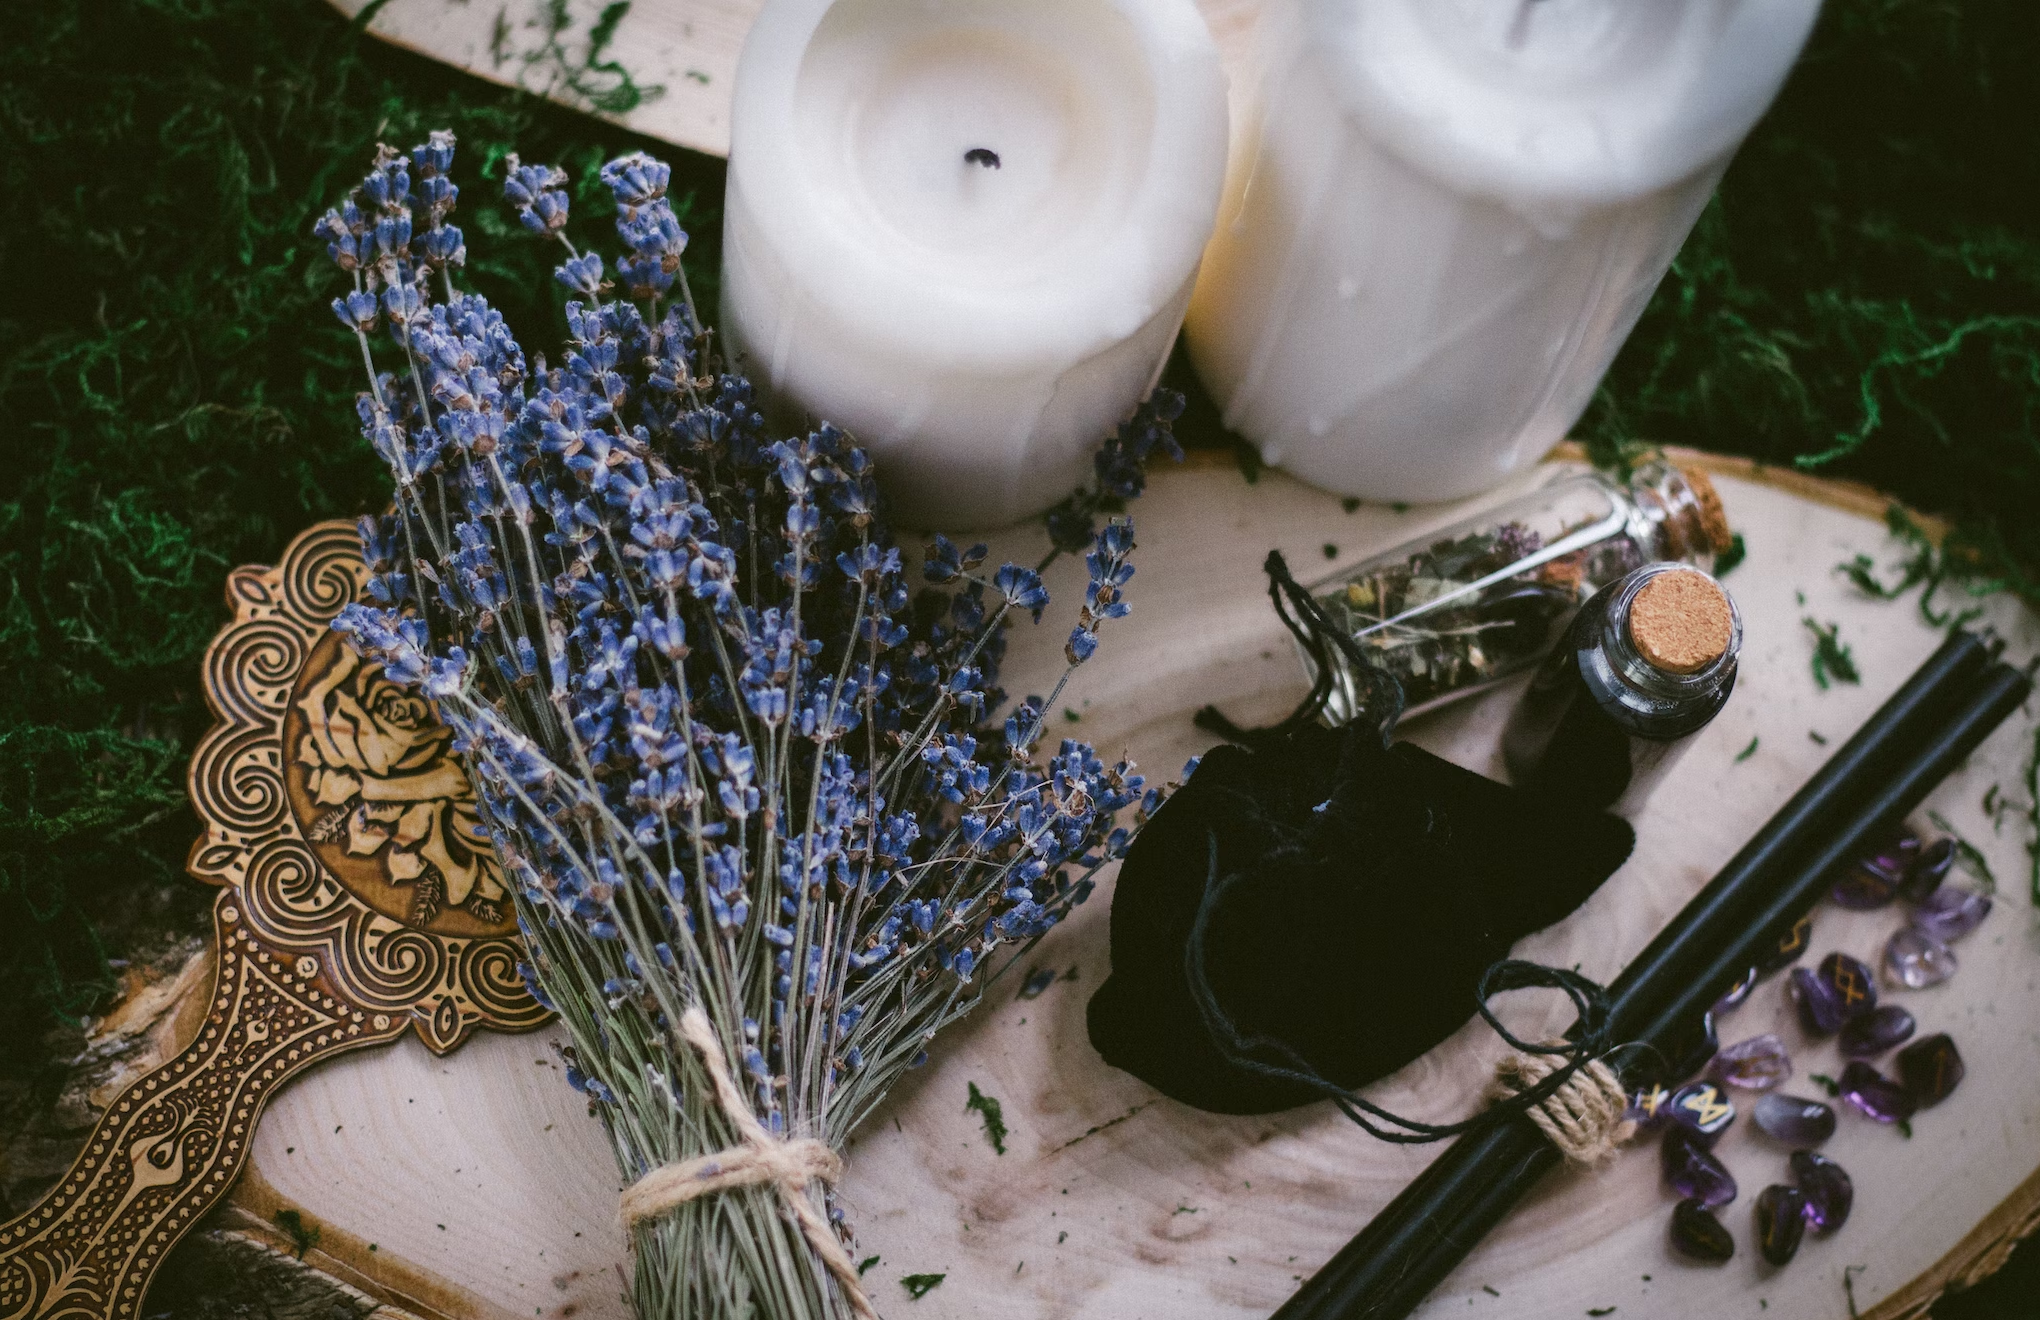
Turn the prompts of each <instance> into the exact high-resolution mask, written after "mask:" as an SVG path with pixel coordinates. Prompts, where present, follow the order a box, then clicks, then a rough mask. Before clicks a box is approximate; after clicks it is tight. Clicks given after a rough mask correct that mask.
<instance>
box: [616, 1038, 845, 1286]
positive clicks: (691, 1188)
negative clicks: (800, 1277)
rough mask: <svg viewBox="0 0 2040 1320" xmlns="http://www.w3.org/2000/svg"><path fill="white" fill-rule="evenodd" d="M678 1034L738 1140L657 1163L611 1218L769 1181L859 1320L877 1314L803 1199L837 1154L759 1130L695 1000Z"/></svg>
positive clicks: (642, 1217)
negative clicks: (692, 1052) (690, 1050)
mask: <svg viewBox="0 0 2040 1320" xmlns="http://www.w3.org/2000/svg"><path fill="white" fill-rule="evenodd" d="M680 1035H681V1038H682V1039H684V1040H685V1041H686V1042H687V1043H688V1044H689V1045H692V1046H693V1047H694V1049H695V1051H696V1052H697V1053H698V1054H700V1055H701V1062H702V1066H703V1067H704V1068H706V1069H707V1070H708V1076H709V1080H710V1081H712V1082H713V1083H714V1084H715V1098H716V1102H717V1103H718V1104H719V1105H721V1106H722V1111H723V1114H724V1116H725V1117H727V1118H728V1119H729V1120H730V1124H731V1126H733V1127H734V1128H736V1130H737V1135H738V1136H740V1137H742V1138H743V1142H742V1144H741V1145H736V1146H732V1147H730V1148H729V1149H728V1150H720V1151H717V1152H715V1153H714V1154H712V1155H703V1156H700V1157H698V1158H696V1159H691V1160H681V1161H679V1162H677V1163H674V1164H662V1165H660V1166H659V1167H658V1168H656V1169H653V1170H652V1171H651V1172H650V1173H648V1174H646V1175H645V1176H644V1177H642V1178H640V1179H638V1180H637V1181H636V1182H634V1183H632V1184H631V1185H630V1186H628V1187H626V1188H624V1189H623V1196H622V1200H621V1203H620V1204H619V1206H618V1216H619V1217H620V1218H621V1219H622V1221H623V1226H624V1228H625V1230H626V1231H627V1230H629V1229H633V1228H636V1227H637V1226H638V1225H639V1224H641V1223H643V1222H645V1221H646V1220H648V1219H652V1218H655V1217H657V1216H659V1215H662V1214H664V1213H666V1212H667V1211H668V1210H672V1209H675V1208H677V1207H679V1206H682V1205H685V1204H687V1203H688V1202H689V1201H692V1200H695V1199H697V1198H699V1197H703V1196H709V1195H712V1194H714V1193H716V1192H721V1191H725V1190H727V1189H729V1188H731V1187H751V1186H759V1185H763V1184H771V1185H773V1186H776V1187H778V1188H779V1195H780V1199H781V1200H783V1201H785V1203H786V1209H787V1212H788V1213H789V1214H791V1215H792V1216H793V1219H794V1222H795V1223H796V1224H798V1225H800V1231H801V1233H802V1235H803V1236H805V1237H806V1238H807V1241H808V1245H809V1246H810V1247H813V1248H814V1250H815V1254H816V1255H817V1256H820V1257H821V1258H822V1264H823V1265H825V1266H827V1267H828V1271H829V1273H831V1274H833V1275H835V1276H836V1282H837V1283H838V1284H840V1285H842V1288H843V1296H844V1297H845V1298H846V1299H848V1301H849V1303H850V1309H851V1311H852V1312H853V1313H854V1314H855V1315H857V1316H858V1317H859V1320H878V1311H877V1310H876V1309H875V1308H874V1307H873V1306H872V1304H871V1299H870V1298H869V1297H867V1296H865V1293H864V1287H863V1285H862V1284H861V1283H860V1282H859V1281H858V1278H857V1267H856V1265H854V1264H852V1263H851V1260H850V1253H849V1252H847V1251H845V1250H843V1244H842V1243H841V1242H839V1241H837V1240H836V1234H835V1232H834V1231H833V1230H832V1229H831V1228H830V1227H829V1222H828V1220H826V1219H825V1218H823V1217H822V1214H821V1212H820V1211H818V1210H816V1209H815V1207H814V1203H813V1202H812V1201H810V1200H808V1196H807V1187H808V1183H810V1182H812V1181H813V1180H815V1179H817V1178H819V1179H821V1180H822V1181H823V1182H827V1183H833V1182H835V1181H836V1179H837V1178H839V1177H841V1176H842V1174H843V1159H842V1157H841V1156H840V1155H838V1154H836V1152H835V1151H833V1150H830V1149H829V1147H828V1146H827V1145H826V1144H825V1143H823V1142H820V1141H816V1140H814V1139H813V1138H812V1137H801V1138H796V1139H793V1140H788V1139H786V1138H784V1137H775V1136H773V1135H772V1134H771V1133H770V1132H767V1131H766V1130H765V1125H764V1124H763V1123H760V1122H759V1121H758V1116H757V1115H756V1114H754V1113H752V1112H751V1106H750V1105H749V1103H747V1102H746V1101H745V1099H744V1095H743V1092H742V1091H740V1090H738V1089H737V1083H736V1079H735V1078H733V1077H731V1076H730V1065H729V1060H728V1059H727V1058H725V1057H724V1055H723V1048H722V1042H721V1041H720V1040H718V1039H716V1034H715V1028H714V1027H712V1026H710V1025H709V1021H708V1014H706V1013H704V1012H702V1011H701V1008H700V1006H699V1005H697V1006H695V1007H692V1008H689V1009H688V1010H687V1011H686V1012H685V1013H682V1014H681V1015H680Z"/></svg>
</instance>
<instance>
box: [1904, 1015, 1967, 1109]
mask: <svg viewBox="0 0 2040 1320" xmlns="http://www.w3.org/2000/svg"><path fill="white" fill-rule="evenodd" d="M1967 1071H1968V1069H1967V1068H1965V1067H1963V1065H1962V1055H1961V1053H1960V1052H1959V1051H1957V1050H1956V1048H1955V1042H1954V1041H1953V1040H1951V1039H1949V1037H1948V1034H1947V1033H1946V1032H1936V1033H1935V1034H1933V1035H1931V1036H1927V1037H1924V1038H1922V1039H1920V1040H1916V1041H1914V1042H1913V1043H1912V1044H1910V1045H1908V1046H1906V1047H1905V1048H1904V1049H1902V1050H1900V1051H1899V1052H1898V1075H1899V1078H1900V1079H1901V1080H1902V1081H1904V1083H1905V1089H1906V1094H1908V1095H1910V1096H1911V1097H1912V1098H1913V1099H1914V1100H1917V1101H1918V1102H1919V1103H1920V1104H1921V1105H1923V1106H1926V1105H1938V1104H1940V1103H1941V1102H1942V1101H1943V1100H1946V1099H1947V1098H1948V1094H1949V1092H1951V1091H1953V1090H1954V1089H1955V1088H1956V1087H1957V1086H1960V1085H1961V1084H1962V1077H1963V1074H1964V1073H1966V1072H1967Z"/></svg>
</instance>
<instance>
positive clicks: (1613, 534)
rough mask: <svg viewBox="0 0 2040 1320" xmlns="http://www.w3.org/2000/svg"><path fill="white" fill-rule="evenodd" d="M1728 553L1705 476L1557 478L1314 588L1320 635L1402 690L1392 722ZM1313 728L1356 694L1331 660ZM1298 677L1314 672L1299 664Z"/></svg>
mask: <svg viewBox="0 0 2040 1320" xmlns="http://www.w3.org/2000/svg"><path fill="white" fill-rule="evenodd" d="M1731 543H1732V537H1731V535H1730V532H1729V527H1728V519H1727V516H1726V515H1725V514H1724V513H1723V511H1722V507H1721V498H1720V496H1719V495H1718V494H1716V493H1715V490H1714V485H1713V483H1712V482H1711V481H1709V480H1708V478H1707V474H1706V473H1704V472H1701V471H1699V470H1698V469H1695V468H1678V467H1674V466H1672V465H1671V464H1669V463H1664V462H1660V461H1652V462H1648V463H1644V464H1641V465H1639V466H1638V467H1637V468H1636V469H1635V470H1634V472H1633V473H1632V474H1631V476H1630V477H1629V479H1628V480H1626V481H1624V480H1619V479H1617V478H1615V477H1612V476H1609V475H1607V474H1605V473H1600V472H1581V473H1575V474H1572V475H1569V476H1564V477H1560V478H1558V479H1557V480H1554V481H1550V482H1547V483H1545V484H1544V485H1542V486H1539V487H1538V488H1537V489H1535V490H1532V491H1529V492H1527V493H1526V494H1523V495H1520V496H1517V497H1516V498H1514V499H1511V500H1508V501H1505V502H1503V503H1501V504H1499V505H1497V506H1495V507H1494V508H1492V509H1489V510H1486V511H1484V512H1482V513H1479V514H1476V515H1474V516H1473V517H1470V518H1467V519H1465V520H1463V521H1461V522H1459V523H1456V524H1454V525H1452V526H1450V527H1447V528H1445V529H1444V530H1442V531H1438V532H1433V533H1431V534H1429V535H1427V536H1423V537H1420V538H1416V539H1413V540H1410V541H1407V542H1404V543H1403V544H1401V545H1398V546H1396V547H1395V548H1393V549H1391V550H1387V551H1384V552H1382V553H1381V554H1378V555H1374V556H1372V557H1370V558H1369V559H1367V560H1366V561H1365V562H1363V563H1361V564H1360V565H1358V566H1357V567H1354V568H1351V569H1347V570H1344V571H1342V572H1340V573H1338V574H1337V575H1335V576H1333V577H1331V578H1328V579H1325V580H1323V581H1320V582H1318V583H1316V584H1314V585H1313V586H1312V587H1311V589H1310V591H1311V596H1312V597H1313V599H1314V600H1315V601H1316V602H1317V604H1318V605H1319V606H1321V607H1322V608H1323V610H1324V613H1325V615H1326V617H1327V619H1328V620H1329V621H1330V623H1331V624H1332V626H1334V627H1336V628H1338V629H1340V630H1342V631H1345V632H1347V633H1348V634H1349V635H1350V636H1352V638H1353V639H1354V640H1355V641H1356V642H1358V643H1359V645H1360V648H1361V649H1362V651H1363V652H1364V653H1365V654H1366V656H1367V658H1368V660H1369V661H1370V662H1371V663H1373V664H1375V665H1377V666H1379V667H1380V668H1381V669H1384V670H1386V671H1387V672H1388V673H1390V674H1392V675H1394V676H1395V678H1396V680H1397V681H1398V682H1400V683H1401V684H1402V688H1403V696H1404V702H1405V705H1404V714H1405V715H1414V714H1418V713H1421V712H1423V711H1426V710H1430V709H1433V708H1435V707H1438V706H1442V705H1445V704H1447V703H1449V702H1452V701H1456V700H1458V699H1460V698H1462V697H1466V696H1469V695H1471V694H1473V693H1475V692H1479V691H1481V690H1482V689H1484V688H1487V687H1489V686H1491V685H1492V684H1494V683H1497V682H1499V681H1501V680H1502V679H1505V678H1507V677H1509V676H1510V675H1512V674H1517V673H1521V672H1522V671H1523V670H1525V669H1527V668H1529V667H1531V666H1532V665H1534V664H1536V663H1537V661H1538V660H1540V659H1541V658H1542V657H1543V656H1544V655H1545V653H1546V652H1547V651H1549V650H1550V649H1551V647H1552V645H1553V644H1554V643H1556V642H1557V640H1558V638H1559V637H1560V636H1561V635H1562V634H1563V632H1564V630H1565V627H1566V625H1567V624H1568V623H1569V622H1570V621H1571V619H1572V618H1573V615H1574V614H1575V612H1577V610H1578V609H1579V607H1580V606H1581V604H1582V603H1583V602H1584V601H1585V600H1586V599H1587V598H1588V597H1589V596H1591V595H1593V594H1594V592H1595V591H1597V590H1599V589H1600V588H1602V587H1604V586H1606V585H1608V584H1609V583H1611V582H1614V581H1616V580H1617V579H1619V578H1621V577H1622V576H1623V575H1624V574H1626V573H1629V572H1631V571H1633V570H1635V569H1637V568H1639V567H1641V566H1643V565H1645V564H1648V563H1651V562H1653V561H1671V560H1677V561H1683V562H1685V563H1688V564H1693V565H1695V566H1697V567H1700V568H1712V567H1713V566H1714V564H1715V562H1716V560H1717V558H1718V556H1720V555H1722V554H1724V553H1725V552H1727V550H1728V549H1729V546H1730V545H1731ZM1327 650H1328V653H1329V654H1330V655H1331V657H1332V658H1333V663H1334V664H1335V665H1336V666H1337V669H1336V670H1335V672H1334V674H1333V683H1332V691H1331V694H1330V698H1329V700H1328V702H1327V703H1326V707H1325V718H1326V719H1327V720H1328V721H1329V722H1331V723H1333V724H1339V723H1343V722H1345V721H1346V720H1348V719H1351V718H1352V717H1353V716H1354V715H1355V714H1356V713H1357V711H1358V708H1359V706H1360V705H1361V704H1362V695H1361V694H1362V693H1363V692H1364V691H1365V687H1364V684H1362V683H1361V681H1360V678H1359V676H1358V675H1356V674H1354V673H1352V672H1350V669H1349V668H1348V663H1349V662H1348V661H1346V660H1345V659H1344V658H1343V657H1342V656H1341V655H1340V652H1339V649H1338V648H1336V647H1334V648H1327ZM1305 665H1306V667H1310V668H1312V669H1313V672H1312V677H1313V678H1316V676H1317V675H1316V673H1315V669H1314V662H1313V661H1312V660H1311V658H1310V657H1309V656H1308V655H1306V656H1305Z"/></svg>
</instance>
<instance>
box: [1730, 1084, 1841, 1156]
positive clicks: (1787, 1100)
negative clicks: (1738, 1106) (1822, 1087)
mask: <svg viewBox="0 0 2040 1320" xmlns="http://www.w3.org/2000/svg"><path fill="white" fill-rule="evenodd" d="M1750 1121H1751V1122H1753V1123H1755V1124H1756V1125H1757V1130H1758V1131H1760V1132H1762V1133H1763V1134H1764V1135H1765V1136H1767V1137H1770V1138H1771V1139H1773V1140H1774V1141H1782V1142H1784V1143H1785V1144H1786V1145H1788V1146H1818V1145H1819V1144H1820V1143H1821V1142H1823V1141H1826V1140H1827V1139H1828V1138H1829V1137H1832V1136H1833V1135H1834V1134H1835V1111H1834V1110H1832V1109H1830V1108H1828V1107H1827V1106H1826V1105H1824V1104H1822V1103H1821V1102H1820V1101H1818V1100H1808V1099H1806V1098H1805V1097H1803V1096H1797V1095H1785V1094H1783V1093H1782V1092H1777V1091H1774V1092H1772V1093H1771V1094H1770V1095H1767V1096H1761V1097H1759V1098H1758V1100H1757V1104H1756V1108H1754V1109H1752V1110H1750Z"/></svg>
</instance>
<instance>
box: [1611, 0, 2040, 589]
mask: <svg viewBox="0 0 2040 1320" xmlns="http://www.w3.org/2000/svg"><path fill="white" fill-rule="evenodd" d="M2036 61H2040V22H2035V21H2034V17H2033V13H2032V9H2031V7H2030V6H2028V5H2025V4H2021V3H2019V0H1979V2H1978V3H1973V4H1962V5H1956V4H1945V3H1919V2H1918V0H1862V2H1861V3H1849V4H1830V5H1827V6H1825V8H1824V10H1823V12H1822V14H1821V19H1820V24H1819V26H1818V28H1817V29H1816V30H1815V33H1814V36H1813V39H1812V41H1811V43H1810V44H1809V46H1808V48H1807V52H1806V55H1805V57H1804V58H1803V59H1802V60H1801V61H1800V64H1799V66H1798V68H1797V69H1795V70H1794V72H1793V74H1792V78H1791V80H1790V81H1789V82H1788V83H1787V85H1786V87H1785V91H1784V93H1783V95H1782V96H1781V97H1780V98H1779V100H1778V103H1777V104H1776V105H1775V106H1774V107H1773V108H1772V110H1771V112H1770V114H1769V115H1768V116H1766V118H1765V120H1764V122H1763V123H1762V124H1761V125H1759V126H1758V128H1757V131H1756V132H1755V133H1754V134H1752V135H1751V137H1750V140H1749V141H1748V143H1747V144H1745V146H1744V147H1743V150H1742V153H1741V154H1740V155H1739V156H1738V157H1737V158H1736V162H1735V164H1734V165H1733V166H1732V167H1731V168H1730V170H1729V172H1728V176H1727V178H1726V179H1725V180H1724V181H1723V183H1722V186H1721V190H1720V192H1719V194H1718V195H1717V196H1716V198H1715V200H1714V203H1713V205H1711V206H1710V207H1709V208H1708V210H1707V212H1706V213H1705V214H1704V215H1703V216H1702V217H1701V220H1700V224H1699V226H1698V227H1697V228H1696V229H1695V230H1694V233H1693V236H1692V237H1691V238H1690V239H1689V240H1688V241H1687V243H1686V246H1685V248H1684V250H1683V251H1681V252H1680V254H1679V259H1678V261H1677V263H1676V264H1675V265H1674V266H1673V268H1672V272H1671V274H1670V275H1669V276H1667V277H1666V279H1665V282H1664V284H1663V285H1662V286H1661V287H1660V288H1659V289H1658V293H1657V296H1656V298H1655V299H1653V300H1652V302H1651V304H1650V307H1649V309H1648V310H1647V311H1646V312H1645V314H1644V317H1643V320H1642V322H1641V323H1640V324H1639V325H1638V326H1637V329H1636V332H1635V334H1634V335H1632V336H1631V338H1630V340H1629V343H1628V345H1627V346H1626V347H1625V348H1624V350H1623V352H1622V354H1621V356H1620V357H1618V358H1617V359H1616V362H1615V365H1614V368H1613V369H1612V370H1611V371H1610V372H1609V374H1608V377H1607V379H1606V381H1605V382H1604V383H1603V385H1602V388H1601V391H1600V394H1599V397H1598V398H1597V399H1596V401H1595V403H1594V406H1593V408H1592V410H1591V411H1590V412H1589V413H1588V415H1587V417H1586V418H1585V420H1584V421H1583V422H1582V423H1581V426H1580V428H1579V429H1580V432H1581V433H1582V435H1583V436H1584V437H1586V438H1588V439H1589V440H1590V441H1591V442H1592V444H1593V445H1594V447H1595V449H1596V451H1597V453H1599V454H1600V455H1601V456H1602V457H1604V458H1612V457H1614V456H1615V455H1616V454H1617V453H1618V452H1619V450H1620V448H1621V447H1622V446H1623V445H1624V444H1626V443H1628V442H1630V441H1633V440H1634V439H1636V438H1637V437H1643V438H1647V439H1649V440H1652V441H1657V442H1661V443H1677V444H1688V445H1696V446H1700V447H1703V448H1708V449H1725V450H1733V451H1737V452H1740V453H1745V454H1750V455H1753V456H1755V457H1757V458H1761V459H1764V460H1766V461H1768V462H1774V463H1779V464H1796V465H1798V466H1800V467H1802V468H1805V469H1808V470H1812V471H1816V472H1823V473H1828V474H1831V475H1838V476H1839V475H1846V476H1851V477H1856V478H1860V479H1862V480H1865V481H1868V482H1871V483H1872V484H1874V485H1876V486H1878V487H1880V488H1882V489H1885V490H1888V491H1891V492H1892V493H1894V494H1897V495H1899V496H1901V497H1903V498H1904V499H1905V500H1906V501H1908V502H1909V503H1911V504H1913V505H1914V506H1916V507H1919V508H1923V509H1928V510H1931V511H1933V512H1936V513H1940V514H1944V515H1948V516H1950V517H1951V518H1953V519H1954V521H1955V522H1956V525H1957V530H1956V534H1955V538H1954V547H1953V548H1954V549H1955V550H1956V552H1957V554H1956V556H1955V560H1956V562H1957V563H1958V564H1962V565H1966V566H1967V567H1968V568H1969V569H1970V570H1971V571H1972V572H1974V573H1978V574H1983V575H1987V576H1992V577H1998V576H2002V577H2004V578H2006V579H2007V582H2008V584H2009V585H2011V586H2013V587H2014V588H2016V589H2017V590H2019V591H2020V592H2021V593H2022V594H2023V595H2025V596H2026V598H2027V599H2028V600H2032V601H2036V602H2040V578H2036V577H2035V576H2034V574H2035V571H2036V569H2040V520H2036V519H2034V518H2033V517H2032V514H2031V510H2032V508H2033V506H2034V503H2035V499H2036V497H2040V222H2036V219H2035V213H2034V208H2033V199H2034V198H2035V197H2040V153H2035V152H2034V150H2033V146H2032V125H2033V124H2035V123H2036V122H2040V79H2036V78H2034V77H2033V75H2032V69H2033V67H2034V65H2035V62H2036Z"/></svg>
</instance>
